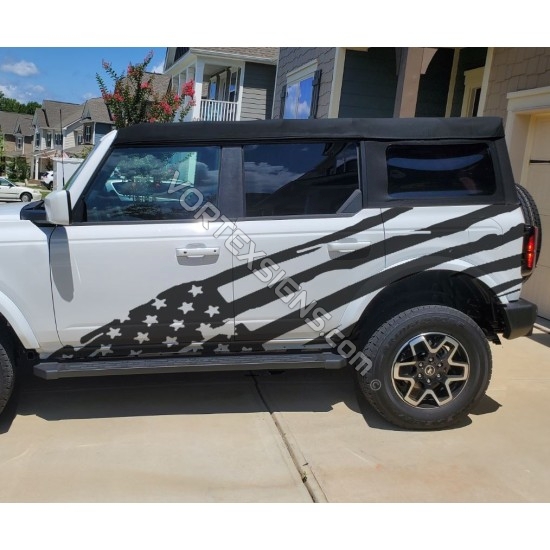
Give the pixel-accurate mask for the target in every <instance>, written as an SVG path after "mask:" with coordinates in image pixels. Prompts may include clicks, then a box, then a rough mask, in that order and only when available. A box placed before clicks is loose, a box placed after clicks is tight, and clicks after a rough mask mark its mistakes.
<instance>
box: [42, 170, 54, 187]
mask: <svg viewBox="0 0 550 550" xmlns="http://www.w3.org/2000/svg"><path fill="white" fill-rule="evenodd" d="M53 180H54V174H53V170H50V171H48V172H46V173H45V174H43V175H42V177H41V178H40V181H41V182H42V184H43V185H44V187H46V189H50V190H51V189H52V187H53Z"/></svg>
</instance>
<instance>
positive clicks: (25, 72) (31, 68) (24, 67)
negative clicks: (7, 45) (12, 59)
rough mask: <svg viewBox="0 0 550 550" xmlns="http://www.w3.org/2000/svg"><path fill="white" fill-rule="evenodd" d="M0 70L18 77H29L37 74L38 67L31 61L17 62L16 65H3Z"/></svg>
mask: <svg viewBox="0 0 550 550" xmlns="http://www.w3.org/2000/svg"><path fill="white" fill-rule="evenodd" d="M0 70H2V71H4V72H6V73H13V74H16V75H18V76H30V75H32V74H37V73H38V67H37V66H36V65H35V64H34V63H33V62H32V61H18V62H17V63H4V65H1V66H0Z"/></svg>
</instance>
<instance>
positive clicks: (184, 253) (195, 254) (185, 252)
mask: <svg viewBox="0 0 550 550" xmlns="http://www.w3.org/2000/svg"><path fill="white" fill-rule="evenodd" d="M219 255H220V249H219V248H206V247H197V248H176V256H177V257H178V258H202V257H203V256H219Z"/></svg>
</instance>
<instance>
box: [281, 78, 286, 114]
mask: <svg viewBox="0 0 550 550" xmlns="http://www.w3.org/2000/svg"><path fill="white" fill-rule="evenodd" d="M285 102H286V84H283V87H282V88H281V104H280V106H279V118H285Z"/></svg>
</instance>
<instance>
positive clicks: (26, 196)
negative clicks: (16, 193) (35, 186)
mask: <svg viewBox="0 0 550 550" xmlns="http://www.w3.org/2000/svg"><path fill="white" fill-rule="evenodd" d="M19 198H20V199H21V202H31V201H32V195H31V194H30V193H21V196H20V197H19Z"/></svg>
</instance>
